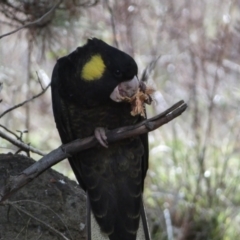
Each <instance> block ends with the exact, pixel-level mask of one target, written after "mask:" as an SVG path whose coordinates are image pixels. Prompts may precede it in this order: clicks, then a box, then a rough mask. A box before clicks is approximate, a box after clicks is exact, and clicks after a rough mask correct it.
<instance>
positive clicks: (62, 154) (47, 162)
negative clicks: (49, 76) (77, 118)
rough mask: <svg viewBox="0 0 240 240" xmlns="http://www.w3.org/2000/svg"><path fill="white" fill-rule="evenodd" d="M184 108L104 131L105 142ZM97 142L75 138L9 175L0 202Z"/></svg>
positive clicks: (176, 106)
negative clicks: (52, 167) (59, 163)
mask: <svg viewBox="0 0 240 240" xmlns="http://www.w3.org/2000/svg"><path fill="white" fill-rule="evenodd" d="M186 108H187V104H186V103H184V102H183V101H180V102H178V103H176V104H174V105H173V106H172V107H170V108H169V109H167V110H166V111H164V112H162V113H160V114H159V115H157V116H155V117H153V118H150V119H147V120H144V121H142V122H140V123H139V124H137V125H134V126H127V127H121V128H117V129H115V130H112V131H108V132H107V133H106V135H107V142H108V143H109V144H111V143H114V142H116V141H119V140H122V139H125V138H129V137H134V136H137V135H141V134H144V133H147V132H150V131H153V130H155V129H157V128H159V127H160V126H162V125H164V124H166V123H168V122H170V121H171V120H173V119H174V118H176V117H178V116H179V115H181V114H182V113H183V112H184V111H185V110H186ZM97 144H99V143H98V141H97V140H96V138H95V137H94V136H91V137H88V138H84V139H77V140H75V141H73V142H70V143H68V144H64V145H62V146H60V147H58V148H57V149H55V150H53V151H52V152H50V153H49V154H47V155H45V156H44V157H43V158H41V159H40V160H39V161H37V162H36V163H34V164H33V165H31V166H30V167H28V168H27V169H25V170H24V171H22V172H21V173H20V174H18V175H17V176H10V177H9V178H8V179H7V180H6V184H5V186H2V187H1V188H0V203H1V202H3V201H4V200H6V199H8V198H9V197H10V196H11V195H12V194H13V193H14V192H16V191H17V190H19V189H20V188H21V187H23V186H24V185H26V184H27V183H29V182H30V181H32V180H33V179H34V178H36V177H37V176H39V175H40V174H41V173H43V172H44V171H45V170H47V169H48V168H50V167H51V166H53V165H54V164H56V163H58V162H60V161H62V160H63V159H65V158H68V157H70V156H71V155H73V154H75V153H77V152H80V151H83V150H85V149H88V148H92V147H94V146H96V145H97Z"/></svg>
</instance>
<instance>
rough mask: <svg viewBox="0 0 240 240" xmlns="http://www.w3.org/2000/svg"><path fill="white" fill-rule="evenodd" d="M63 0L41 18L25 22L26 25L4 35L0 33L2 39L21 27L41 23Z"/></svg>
mask: <svg viewBox="0 0 240 240" xmlns="http://www.w3.org/2000/svg"><path fill="white" fill-rule="evenodd" d="M62 1H63V0H60V1H58V2H57V3H56V4H55V5H54V6H53V7H52V8H51V9H50V10H49V11H48V12H46V13H45V14H44V15H42V17H40V18H39V19H37V20H35V21H33V22H29V23H27V24H25V25H23V26H21V27H19V28H17V29H15V30H13V31H11V32H8V33H5V34H3V35H0V39H1V38H4V37H6V36H9V35H11V34H13V33H15V32H18V31H19V30H21V29H23V28H27V27H31V26H33V25H35V24H38V23H40V22H41V21H43V20H44V18H46V17H47V16H48V15H50V14H51V13H52V12H53V11H54V10H55V9H56V8H57V7H58V6H59V5H60V4H61V3H62Z"/></svg>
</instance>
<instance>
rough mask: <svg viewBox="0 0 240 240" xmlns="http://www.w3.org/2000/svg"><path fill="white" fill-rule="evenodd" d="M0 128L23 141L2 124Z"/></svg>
mask: <svg viewBox="0 0 240 240" xmlns="http://www.w3.org/2000/svg"><path fill="white" fill-rule="evenodd" d="M0 127H1V128H3V129H4V130H5V131H7V132H8V133H11V134H12V135H13V136H15V137H16V138H17V139H18V140H21V138H20V137H19V136H18V135H17V134H16V133H14V132H13V131H11V130H10V129H8V128H6V127H5V126H3V125H2V124H0Z"/></svg>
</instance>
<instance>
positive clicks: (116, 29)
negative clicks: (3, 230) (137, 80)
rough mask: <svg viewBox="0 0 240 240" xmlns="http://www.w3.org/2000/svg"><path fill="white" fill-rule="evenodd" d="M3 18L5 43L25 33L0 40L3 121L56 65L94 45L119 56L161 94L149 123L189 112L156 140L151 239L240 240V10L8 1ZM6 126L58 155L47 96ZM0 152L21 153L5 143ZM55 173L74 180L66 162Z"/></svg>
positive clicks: (183, 0) (149, 201) (154, 3)
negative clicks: (171, 112) (174, 110)
mask: <svg viewBox="0 0 240 240" xmlns="http://www.w3.org/2000/svg"><path fill="white" fill-rule="evenodd" d="M0 9H1V11H0V35H2V34H5V33H7V32H9V31H12V30H14V29H17V28H19V27H21V26H25V25H26V27H25V28H24V29H22V30H20V31H18V32H16V33H14V34H12V35H9V36H6V37H3V38H1V39H0V82H1V83H2V91H1V97H0V99H2V101H1V103H0V115H2V113H4V112H5V111H6V110H7V109H9V108H10V107H12V106H15V105H16V104H18V103H21V102H23V101H25V100H26V99H29V98H31V97H32V96H34V95H36V94H38V93H40V92H41V91H42V88H45V87H46V86H47V85H48V83H49V82H50V78H51V72H52V69H53V66H54V64H55V62H56V59H58V58H59V57H61V56H64V55H66V54H68V53H69V52H71V51H73V50H75V49H76V47H77V46H79V45H82V44H84V43H85V42H86V40H87V38H89V37H93V36H94V37H97V38H101V39H103V40H104V41H106V42H108V43H109V44H112V45H115V46H118V47H119V48H120V49H122V50H123V51H126V52H128V53H129V54H130V55H132V56H133V57H134V58H135V59H136V61H137V63H138V66H139V77H141V75H142V73H143V71H144V69H145V70H146V69H147V73H148V82H149V84H151V85H153V86H154V87H155V88H156V89H157V90H158V91H157V92H156V94H155V95H154V99H155V102H154V104H153V106H152V107H149V108H148V115H149V116H152V115H155V114H157V113H159V112H161V111H163V110H164V109H166V108H167V107H169V106H171V105H172V104H174V103H175V102H177V101H179V100H181V99H183V100H184V101H186V102H187V103H188V106H189V107H188V109H187V111H186V112H185V113H184V114H183V115H182V116H180V117H178V118H177V119H176V120H174V121H173V122H171V123H169V124H167V125H166V126H163V127H161V128H160V129H158V130H156V131H154V132H153V133H151V134H150V136H149V141H150V148H151V151H150V169H149V171H148V177H147V179H146V188H145V201H146V208H147V209H148V216H149V224H150V229H151V233H152V236H153V239H154V240H162V239H164V240H165V239H166V240H173V239H174V240H210V239H211V240H215V239H216V240H218V239H219V240H220V239H223V240H230V239H239V236H240V228H239V225H240V213H239V212H240V187H239V179H240V145H239V125H240V124H239V122H238V121H239V117H240V116H239V103H240V88H239V76H240V17H239V16H240V1H239V0H235V1H234V0H233V1H230V0H222V1H217V0H202V1H197V0H178V1H173V0H149V1H144V0H138V1H137V0H125V1H116V0H96V1H88V0H84V1H83V0H75V1H74V0H68V1H46V0H40V1H36V0H22V1H14V0H0ZM46 13H48V14H46ZM44 14H46V16H45V17H43V18H41V17H42V16H43V15H44ZM31 22H36V23H35V24H29V23H31ZM28 24H29V25H28ZM39 81H41V84H42V86H41V84H40V82H39ZM0 124H1V125H0V130H1V131H5V132H6V133H8V134H9V135H12V134H11V133H10V132H8V131H7V130H10V131H12V132H14V133H15V134H17V135H18V136H21V135H22V138H21V139H22V141H25V142H26V143H29V144H31V146H34V147H36V148H38V149H40V150H42V151H44V152H46V153H47V152H49V151H51V150H52V149H54V148H56V147H57V146H59V145H60V140H59V137H58V134H57V131H56V129H55V123H54V121H53V116H52V109H51V94H50V90H49V89H48V90H47V91H46V93H45V94H43V95H42V96H40V97H39V98H36V99H35V100H34V101H31V102H30V103H28V104H25V105H23V106H22V107H19V108H17V109H15V110H13V111H10V112H8V113H6V114H5V115H4V116H2V118H1V119H0ZM6 128H7V129H6ZM26 130H27V132H26ZM12 136H13V135H12ZM0 149H1V150H0V151H1V152H5V153H6V152H16V151H17V150H18V148H17V147H15V146H14V145H12V144H11V143H9V142H8V141H6V140H4V139H2V138H0ZM31 156H32V157H33V158H34V159H39V158H40V156H38V155H36V154H31ZM55 168H56V169H57V170H58V171H61V172H63V173H64V174H66V175H68V176H70V177H72V178H73V174H72V173H71V170H70V169H69V166H68V163H67V161H64V162H62V163H61V164H58V165H57V166H55Z"/></svg>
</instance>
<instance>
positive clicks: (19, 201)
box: [11, 199, 72, 238]
mask: <svg viewBox="0 0 240 240" xmlns="http://www.w3.org/2000/svg"><path fill="white" fill-rule="evenodd" d="M23 202H26V203H33V204H38V205H40V206H42V207H44V208H46V209H48V210H49V211H51V212H52V213H53V214H55V215H56V216H57V217H58V218H59V220H60V221H61V222H62V224H63V225H64V227H65V228H66V229H67V231H68V233H69V235H70V236H71V231H70V230H69V228H68V226H67V224H66V223H65V222H64V220H63V219H62V217H61V216H60V215H59V214H57V213H56V212H55V211H54V210H53V209H52V208H50V207H49V206H47V205H45V204H43V203H40V202H37V201H34V200H29V199H24V200H18V201H11V203H13V204H17V203H23ZM71 238H72V236H71Z"/></svg>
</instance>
